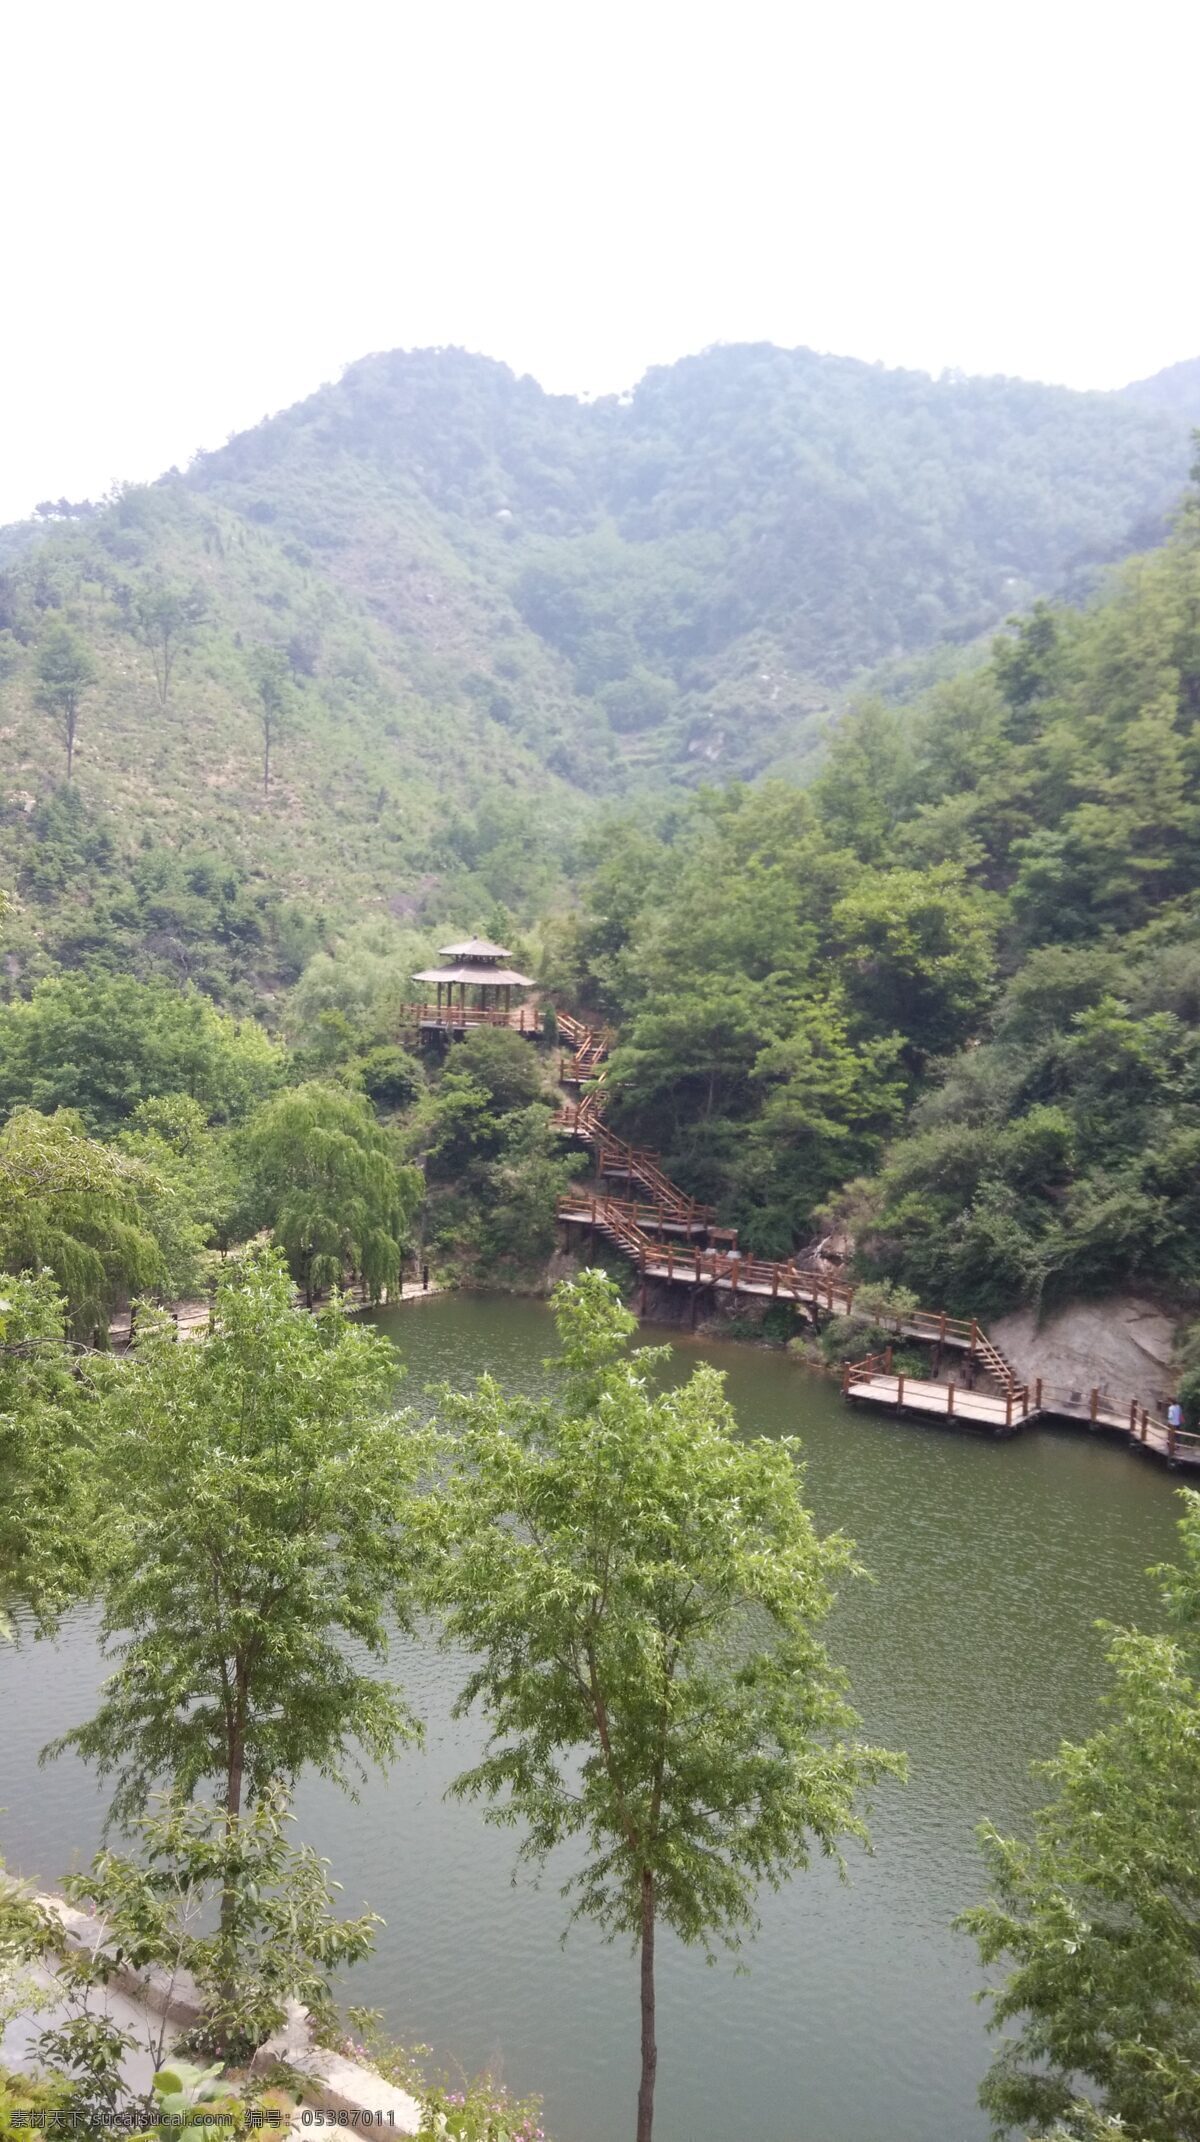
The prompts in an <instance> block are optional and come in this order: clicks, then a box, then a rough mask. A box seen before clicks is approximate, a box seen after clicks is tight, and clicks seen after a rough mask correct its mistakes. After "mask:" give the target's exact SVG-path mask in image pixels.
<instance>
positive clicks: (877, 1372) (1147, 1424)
mask: <svg viewBox="0 0 1200 2142" xmlns="http://www.w3.org/2000/svg"><path fill="white" fill-rule="evenodd" d="M842 1390H843V1394H844V1396H845V1397H846V1398H848V1399H851V1400H857V1401H859V1402H860V1403H865V1404H867V1405H870V1406H880V1407H882V1408H884V1410H886V1411H889V1412H894V1413H918V1414H925V1415H932V1416H934V1417H935V1418H936V1419H938V1420H943V1421H948V1422H949V1423H950V1424H951V1426H953V1427H955V1428H976V1429H981V1430H985V1431H990V1433H991V1434H993V1435H1001V1436H1003V1435H1015V1434H1016V1433H1017V1431H1018V1429H1020V1428H1024V1427H1027V1426H1028V1425H1029V1424H1030V1423H1031V1422H1033V1421H1038V1420H1045V1421H1051V1420H1063V1421H1077V1422H1079V1423H1081V1424H1082V1425H1083V1426H1085V1427H1088V1428H1092V1429H1104V1430H1105V1431H1107V1432H1108V1433H1111V1434H1116V1435H1121V1436H1124V1438H1125V1440H1126V1442H1127V1443H1128V1444H1129V1446H1130V1447H1131V1448H1132V1449H1136V1450H1145V1451H1147V1452H1148V1453H1149V1454H1150V1455H1151V1456H1153V1457H1157V1458H1165V1459H1166V1460H1167V1463H1168V1464H1170V1465H1178V1466H1185V1467H1188V1468H1200V1435H1192V1434H1189V1433H1188V1432H1187V1431H1186V1430H1185V1429H1182V1428H1176V1429H1172V1428H1169V1427H1168V1426H1167V1423H1166V1422H1165V1421H1162V1420H1156V1419H1154V1418H1153V1417H1152V1416H1151V1415H1150V1414H1149V1412H1148V1411H1147V1410H1146V1408H1144V1407H1141V1408H1137V1407H1135V1406H1133V1405H1130V1406H1129V1407H1127V1408H1124V1409H1118V1408H1116V1407H1104V1406H1097V1405H1095V1404H1093V1403H1092V1402H1091V1401H1092V1400H1093V1399H1094V1398H1095V1396H1096V1394H1094V1393H1092V1394H1089V1401H1088V1403H1086V1404H1084V1405H1080V1404H1077V1403H1075V1404H1073V1403H1072V1401H1071V1400H1070V1399H1060V1398H1058V1397H1057V1395H1056V1394H1055V1393H1054V1392H1053V1391H1047V1390H1045V1389H1044V1388H1042V1387H1039V1386H1038V1385H1036V1384H1035V1385H1033V1386H1032V1387H1030V1388H1028V1389H1026V1390H1024V1391H1023V1392H1017V1393H1011V1392H1010V1393H1007V1394H1004V1395H1002V1394H1001V1393H1000V1392H998V1391H979V1390H971V1389H969V1388H968V1387H967V1385H965V1384H961V1383H955V1382H949V1383H937V1382H933V1381H931V1380H930V1379H927V1378H925V1377H920V1376H905V1375H899V1374H896V1373H895V1372H893V1371H889V1370H886V1369H883V1368H880V1367H875V1366H872V1367H870V1368H867V1367H866V1366H865V1364H861V1363H856V1364H853V1365H852V1366H851V1367H850V1368H848V1369H847V1370H846V1372H845V1375H844V1378H843V1383H842Z"/></svg>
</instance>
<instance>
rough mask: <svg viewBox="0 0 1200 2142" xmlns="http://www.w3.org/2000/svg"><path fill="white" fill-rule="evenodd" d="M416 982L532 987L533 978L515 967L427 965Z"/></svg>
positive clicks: (482, 986)
mask: <svg viewBox="0 0 1200 2142" xmlns="http://www.w3.org/2000/svg"><path fill="white" fill-rule="evenodd" d="M413 980H414V982H467V983H473V984H475V986H476V987H477V988H481V989H532V988H533V978H532V976H531V975H528V974H518V973H517V970H516V968H515V967H462V966H459V967H426V968H425V969H424V971H423V972H422V973H421V974H414V976H413Z"/></svg>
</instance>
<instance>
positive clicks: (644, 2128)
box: [637, 1867, 658, 2142]
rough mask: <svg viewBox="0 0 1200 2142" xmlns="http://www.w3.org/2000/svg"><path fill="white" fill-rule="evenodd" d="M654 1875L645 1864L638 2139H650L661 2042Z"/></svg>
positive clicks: (643, 1873) (643, 2141) (645, 2140)
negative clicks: (657, 2025)
mask: <svg viewBox="0 0 1200 2142" xmlns="http://www.w3.org/2000/svg"><path fill="white" fill-rule="evenodd" d="M654 1908H655V1898H654V1876H653V1875H652V1874H651V1872H650V1870H649V1868H648V1867H643V1868H642V1938H641V1967H642V2079H641V2082H640V2083H639V2084H638V2106H637V2142H651V2134H652V2132H653V2128H654V2078H655V2074H656V2072H657V2069H658V2043H657V2040H656V2039H655V2036H654Z"/></svg>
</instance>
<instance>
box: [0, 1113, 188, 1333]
mask: <svg viewBox="0 0 1200 2142" xmlns="http://www.w3.org/2000/svg"><path fill="white" fill-rule="evenodd" d="M160 1189H161V1186H160V1185H159V1184H157V1183H156V1181H155V1179H154V1177H153V1175H152V1174H151V1172H150V1171H149V1170H148V1169H147V1168H146V1167H145V1166H144V1165H143V1164H142V1163H141V1162H140V1161H138V1160H135V1159H132V1158H130V1157H129V1156H128V1155H125V1154H121V1153H114V1152H113V1151H111V1150H110V1149H109V1148H108V1147H106V1146H103V1145H100V1144H98V1143H97V1142H96V1140H95V1139H93V1138H88V1137H86V1136H85V1134H84V1131H83V1128H82V1125H81V1123H80V1120H79V1118H78V1117H77V1116H74V1115H72V1114H71V1113H69V1112H68V1111H67V1110H65V1109H59V1110H58V1111H57V1113H56V1114H55V1115H52V1116H43V1115H39V1114H38V1112H37V1110H36V1109H33V1108H18V1109H16V1110H15V1111H14V1113H13V1114H12V1115H11V1116H10V1117H9V1119H8V1122H7V1123H6V1124H5V1125H4V1128H3V1130H0V1266H3V1268H4V1269H5V1270H7V1271H9V1272H49V1273H51V1274H52V1275H53V1277H54V1280H55V1283H56V1285H57V1287H58V1290H59V1292H60V1294H61V1295H62V1297H63V1299H64V1301H65V1303H66V1309H67V1316H68V1320H69V1323H70V1326H71V1329H72V1330H73V1332H74V1333H75V1335H76V1336H77V1337H88V1336H90V1335H91V1334H92V1333H93V1332H102V1333H106V1332H107V1329H108V1321H109V1317H110V1315H111V1313H112V1310H113V1308H114V1306H115V1305H116V1303H117V1302H118V1301H119V1300H120V1299H121V1298H122V1297H129V1296H132V1295H140V1294H150V1293H153V1292H155V1291H156V1290H157V1289H159V1288H161V1287H162V1286H164V1285H165V1284H166V1282H167V1278H168V1274H167V1268H166V1264H165V1262H164V1259H163V1255H162V1251H161V1249H160V1247H159V1244H158V1242H157V1240H156V1238H155V1235H154V1232H153V1230H152V1228H151V1226H150V1225H149V1223H148V1219H147V1209H148V1207H149V1206H150V1205H151V1204H152V1203H153V1202H154V1199H155V1197H156V1195H157V1194H158V1192H159V1190H160Z"/></svg>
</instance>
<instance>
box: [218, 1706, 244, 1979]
mask: <svg viewBox="0 0 1200 2142" xmlns="http://www.w3.org/2000/svg"><path fill="white" fill-rule="evenodd" d="M238 1678H239V1682H240V1679H241V1675H240V1672H239V1676H238ZM238 1693H239V1699H240V1696H241V1689H240V1688H239V1691H238ZM245 1768H246V1734H245V1723H244V1719H243V1716H242V1706H241V1702H240V1700H239V1703H238V1711H237V1716H236V1721H235V1723H234V1725H233V1729H232V1731H231V1733H230V1736H229V1747H228V1757H227V1762H226V1768H225V1840H226V1843H229V1841H230V1839H231V1838H232V1835H233V1832H234V1829H235V1828H236V1826H237V1823H238V1821H239V1820H240V1818H241V1812H242V1785H243V1780H244V1775H245ZM236 1916H237V1892H236V1890H235V1889H234V1888H233V1887H232V1885H231V1884H230V1883H229V1882H226V1884H225V1886H224V1888H223V1889H222V1891H221V1947H222V1950H223V1952H224V1953H223V1964H224V1969H225V1973H226V1981H225V1985H224V1986H223V1988H222V1991H223V1993H224V1996H225V1999H226V2001H227V2002H228V2003H229V2004H230V2006H232V2003H233V1997H234V1991H235V1988H234V1982H233V1961H234V1959H233V1944H234V1934H235V1926H234V1922H235V1919H236Z"/></svg>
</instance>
